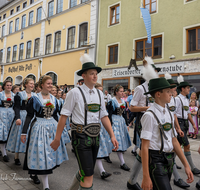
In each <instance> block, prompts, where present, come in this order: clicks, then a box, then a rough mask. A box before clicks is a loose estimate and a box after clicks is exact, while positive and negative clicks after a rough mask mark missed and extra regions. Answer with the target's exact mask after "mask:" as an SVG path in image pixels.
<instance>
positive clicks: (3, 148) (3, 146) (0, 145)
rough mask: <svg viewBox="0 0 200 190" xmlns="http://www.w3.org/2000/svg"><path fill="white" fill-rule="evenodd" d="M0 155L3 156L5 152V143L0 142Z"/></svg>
mask: <svg viewBox="0 0 200 190" xmlns="http://www.w3.org/2000/svg"><path fill="white" fill-rule="evenodd" d="M0 147H1V152H2V155H3V156H5V155H7V154H6V148H5V147H6V144H0Z"/></svg>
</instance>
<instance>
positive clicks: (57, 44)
mask: <svg viewBox="0 0 200 190" xmlns="http://www.w3.org/2000/svg"><path fill="white" fill-rule="evenodd" d="M60 44H61V32H56V33H55V47H54V52H58V51H60Z"/></svg>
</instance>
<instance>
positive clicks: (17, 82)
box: [15, 75, 23, 85]
mask: <svg viewBox="0 0 200 190" xmlns="http://www.w3.org/2000/svg"><path fill="white" fill-rule="evenodd" d="M22 80H23V77H22V76H21V75H18V76H16V77H15V84H18V85H20V84H21V83H22Z"/></svg>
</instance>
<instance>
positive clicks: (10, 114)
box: [0, 91, 15, 144]
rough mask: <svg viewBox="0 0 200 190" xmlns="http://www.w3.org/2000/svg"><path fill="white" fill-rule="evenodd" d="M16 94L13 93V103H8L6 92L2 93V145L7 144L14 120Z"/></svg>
mask: <svg viewBox="0 0 200 190" xmlns="http://www.w3.org/2000/svg"><path fill="white" fill-rule="evenodd" d="M14 95H15V94H14V93H12V92H11V97H9V98H10V99H11V101H7V98H8V97H6V95H5V92H4V91H3V92H0V144H4V143H6V142H7V138H8V134H9V131H10V127H11V125H12V122H13V120H14V116H15V114H14V111H13V104H14Z"/></svg>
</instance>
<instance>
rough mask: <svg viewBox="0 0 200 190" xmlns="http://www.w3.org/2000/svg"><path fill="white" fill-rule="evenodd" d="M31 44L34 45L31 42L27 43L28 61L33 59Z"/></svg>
mask: <svg viewBox="0 0 200 190" xmlns="http://www.w3.org/2000/svg"><path fill="white" fill-rule="evenodd" d="M31 44H32V42H31V41H29V42H27V46H26V59H29V58H30V57H31Z"/></svg>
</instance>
